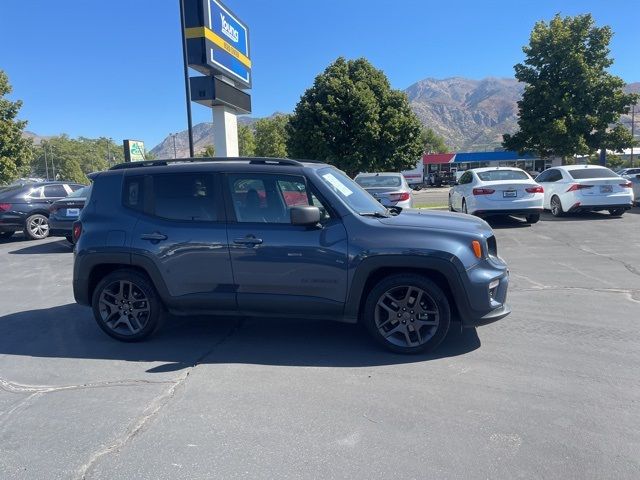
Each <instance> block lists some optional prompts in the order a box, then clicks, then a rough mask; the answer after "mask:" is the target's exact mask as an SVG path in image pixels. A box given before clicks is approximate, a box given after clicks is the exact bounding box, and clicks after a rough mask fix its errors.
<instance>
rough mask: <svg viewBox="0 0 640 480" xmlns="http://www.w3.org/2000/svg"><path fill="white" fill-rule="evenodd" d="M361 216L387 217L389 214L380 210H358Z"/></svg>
mask: <svg viewBox="0 0 640 480" xmlns="http://www.w3.org/2000/svg"><path fill="white" fill-rule="evenodd" d="M360 215H362V216H363V217H375V218H389V214H387V213H382V212H360Z"/></svg>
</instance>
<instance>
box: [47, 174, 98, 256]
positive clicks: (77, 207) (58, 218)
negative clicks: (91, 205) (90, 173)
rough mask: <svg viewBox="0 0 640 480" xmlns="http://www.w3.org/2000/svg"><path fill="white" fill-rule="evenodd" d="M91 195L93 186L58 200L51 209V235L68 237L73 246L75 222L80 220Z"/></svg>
mask: <svg viewBox="0 0 640 480" xmlns="http://www.w3.org/2000/svg"><path fill="white" fill-rule="evenodd" d="M90 193H91V185H87V186H86V187H82V188H80V189H79V190H76V191H75V192H73V193H71V194H70V195H69V196H68V197H65V198H61V199H60V200H56V201H55V202H53V203H52V204H51V206H50V207H49V235H52V236H54V237H66V239H67V241H69V243H72V244H73V222H75V221H76V220H78V217H79V216H80V212H81V211H82V209H83V208H84V202H85V200H86V198H87V197H88V196H89V194H90Z"/></svg>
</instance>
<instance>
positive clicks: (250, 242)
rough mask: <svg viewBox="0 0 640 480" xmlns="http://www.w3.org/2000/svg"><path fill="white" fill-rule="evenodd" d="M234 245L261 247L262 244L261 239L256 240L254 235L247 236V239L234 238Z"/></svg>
mask: <svg viewBox="0 0 640 480" xmlns="http://www.w3.org/2000/svg"><path fill="white" fill-rule="evenodd" d="M233 243H237V244H239V245H251V246H253V245H260V244H261V243H262V239H261V238H256V237H254V236H253V235H247V236H246V237H241V238H234V239H233Z"/></svg>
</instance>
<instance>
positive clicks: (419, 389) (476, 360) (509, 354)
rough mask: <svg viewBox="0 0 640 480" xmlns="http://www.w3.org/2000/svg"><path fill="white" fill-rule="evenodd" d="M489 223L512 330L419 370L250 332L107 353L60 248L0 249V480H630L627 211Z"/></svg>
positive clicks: (414, 364)
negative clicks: (504, 270) (506, 279)
mask: <svg viewBox="0 0 640 480" xmlns="http://www.w3.org/2000/svg"><path fill="white" fill-rule="evenodd" d="M492 224H493V225H494V227H495V229H496V236H497V238H498V248H499V252H500V254H501V256H503V257H504V258H505V259H506V260H507V261H508V263H509V266H510V269H511V287H510V293H509V297H510V303H511V306H512V309H513V313H512V314H511V315H510V316H509V317H507V318H506V319H504V320H502V321H499V322H497V323H494V324H491V325H487V326H484V327H481V328H478V329H477V331H475V330H466V331H464V332H462V333H460V332H459V330H456V329H453V330H452V331H450V334H449V335H448V337H447V339H446V340H445V343H444V344H443V345H442V346H441V347H440V349H439V350H438V351H437V352H436V353H435V354H432V355H427V356H425V355H422V356H398V355H394V354H390V353H387V352H385V351H382V350H380V349H379V348H378V347H376V346H375V345H374V344H373V343H372V342H371V341H370V340H369V339H368V338H367V337H366V336H365V334H364V332H362V331H361V330H360V329H359V328H358V327H357V326H353V325H342V324H333V323H321V322H305V323H300V322H293V321H264V320H260V319H245V320H242V321H238V320H230V319H207V318H189V319H171V320H170V321H169V322H168V323H167V324H166V325H165V327H164V329H163V330H161V331H160V332H159V333H158V334H157V335H156V336H155V337H153V338H152V339H151V340H150V341H148V342H146V343H141V344H122V343H118V342H115V341H113V340H111V339H110V338H108V337H107V336H106V335H104V334H103V333H102V332H101V331H100V330H99V329H98V327H97V326H96V325H95V324H94V320H93V319H92V316H91V312H90V311H89V309H87V308H84V307H79V306H77V305H75V304H74V301H73V295H72V291H71V285H70V282H71V267H72V253H71V250H70V248H69V247H68V246H67V244H66V241H65V240H64V239H48V240H45V241H40V242H38V241H35V242H30V241H24V240H22V239H21V238H20V237H16V238H15V239H12V240H11V241H0V272H1V273H0V278H1V279H2V282H1V285H2V293H1V294H0V478H2V479H32V478H38V479H40V478H56V479H82V478H87V479H134V478H135V479H210V478H222V479H228V478H251V479H254V478H265V479H266V478H279V479H284V478H320V479H330V478H336V479H338V478H358V479H371V478H403V479H404V478H420V479H423V478H439V479H445V478H492V479H496V478H500V479H512V478H527V479H529V478H563V479H587V478H588V479H596V478H597V479H601V478H616V479H620V478H625V479H626V478H628V479H637V478H640V341H639V340H640V335H639V334H640V315H639V312H640V208H635V209H634V210H632V211H630V212H628V213H627V214H625V215H624V217H623V218H620V219H616V218H612V217H610V216H609V215H608V214H604V213H603V214H590V215H583V216H576V217H567V218H563V219H555V218H553V217H551V216H550V215H548V214H545V215H544V216H543V219H542V220H541V222H540V223H538V224H536V225H533V226H528V225H525V224H522V223H520V222H518V221H515V220H509V219H503V220H497V221H493V222H492Z"/></svg>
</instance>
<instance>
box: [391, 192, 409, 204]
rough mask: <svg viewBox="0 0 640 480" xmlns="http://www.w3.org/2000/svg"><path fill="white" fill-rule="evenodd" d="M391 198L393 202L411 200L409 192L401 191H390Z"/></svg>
mask: <svg viewBox="0 0 640 480" xmlns="http://www.w3.org/2000/svg"><path fill="white" fill-rule="evenodd" d="M389 200H391V201H392V202H404V201H405V200H409V193H408V192H400V193H390V194H389Z"/></svg>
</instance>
